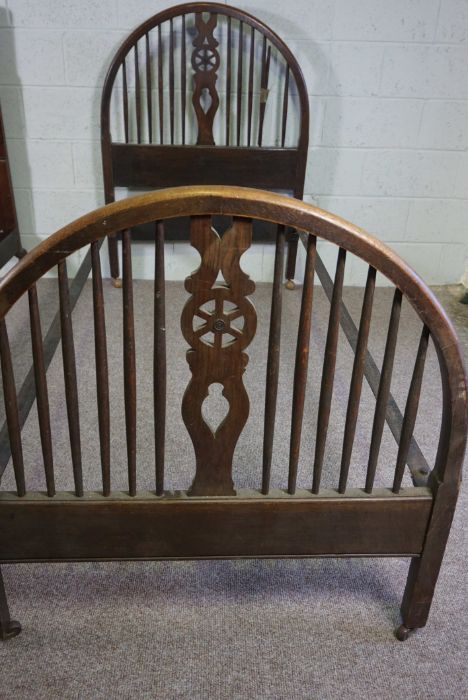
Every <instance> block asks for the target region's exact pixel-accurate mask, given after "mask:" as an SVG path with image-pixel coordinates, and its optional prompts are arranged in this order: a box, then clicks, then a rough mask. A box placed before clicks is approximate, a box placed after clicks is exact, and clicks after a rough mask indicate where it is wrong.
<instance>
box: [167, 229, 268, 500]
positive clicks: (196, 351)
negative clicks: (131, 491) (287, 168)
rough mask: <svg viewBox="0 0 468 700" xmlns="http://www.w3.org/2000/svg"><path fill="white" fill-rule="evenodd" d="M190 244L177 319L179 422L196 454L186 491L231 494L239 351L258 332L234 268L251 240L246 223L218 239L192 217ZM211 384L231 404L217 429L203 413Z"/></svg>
mask: <svg viewBox="0 0 468 700" xmlns="http://www.w3.org/2000/svg"><path fill="white" fill-rule="evenodd" d="M190 239H191V243H192V246H193V247H194V248H196V249H197V250H198V252H199V253H200V256H201V264H200V267H199V268H198V270H196V271H195V272H194V273H192V275H190V277H187V279H186V280H185V288H186V290H187V291H188V292H190V294H191V297H190V298H189V299H188V301H187V303H186V304H185V307H184V309H183V312H182V319H181V325H182V333H183V335H184V338H185V339H186V340H187V342H188V343H189V345H190V347H191V349H190V350H189V351H188V352H187V361H188V363H189V366H190V370H191V372H192V378H191V380H190V383H189V385H188V387H187V389H186V391H185V394H184V398H183V401H182V417H183V420H184V423H185V425H186V426H187V430H188V432H189V434H190V437H191V438H192V442H193V445H194V448H195V457H196V474H195V479H194V482H193V484H192V488H191V490H190V494H191V495H197V496H224V495H235V490H234V484H233V481H232V459H233V455H234V449H235V447H236V444H237V441H238V439H239V435H240V434H241V432H242V430H243V427H244V425H245V423H246V421H247V418H248V415H249V397H248V395H247V392H246V390H245V387H244V384H243V381H242V375H243V374H244V371H245V368H246V366H247V363H248V359H249V358H248V356H247V354H246V353H244V352H243V350H244V349H245V348H246V347H247V346H248V345H249V343H250V342H251V341H252V338H253V337H254V335H255V331H256V328H257V316H256V313H255V308H254V306H253V304H252V302H251V301H250V300H249V299H247V295H249V294H252V292H253V291H254V289H255V284H254V283H253V281H252V280H250V279H249V277H248V275H246V274H245V273H244V272H243V271H242V270H241V267H240V258H241V255H242V254H243V253H244V252H245V251H246V250H247V249H248V248H249V247H250V244H251V242H252V224H251V221H250V220H247V219H236V218H235V219H234V221H233V224H232V226H231V228H230V229H229V230H228V231H226V233H225V234H224V236H223V237H222V238H220V236H219V235H218V234H217V232H216V231H215V230H214V229H213V228H212V226H211V217H209V216H197V217H193V218H192V222H191V233H190ZM219 272H221V274H222V276H223V280H220V279H219V277H218V273H219ZM213 384H221V385H222V388H223V391H222V395H223V397H224V398H225V399H226V401H227V402H228V405H229V409H228V412H227V414H226V415H225V416H224V418H223V417H222V416H221V417H220V416H219V415H218V420H216V421H214V423H215V424H216V425H217V427H216V429H214V428H212V427H211V425H210V423H208V422H207V420H206V419H205V417H204V414H203V404H204V402H205V399H206V398H207V396H208V395H209V393H210V387H211V386H212V385H213ZM210 422H211V421H210Z"/></svg>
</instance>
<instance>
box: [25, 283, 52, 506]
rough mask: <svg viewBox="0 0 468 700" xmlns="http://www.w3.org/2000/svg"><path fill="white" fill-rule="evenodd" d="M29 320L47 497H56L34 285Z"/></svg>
mask: <svg viewBox="0 0 468 700" xmlns="http://www.w3.org/2000/svg"><path fill="white" fill-rule="evenodd" d="M28 297H29V318H30V326H31V345H32V354H33V367H34V382H35V385H36V400H37V416H38V419H39V433H40V436H41V447H42V458H43V461H44V472H45V479H46V486H47V495H48V496H54V495H55V480H54V459H53V452H52V434H51V430H50V411H49V395H48V390H47V376H46V368H45V359H44V346H43V343H42V329H41V317H40V313H39V303H38V299H37V288H36V285H35V284H34V285H33V286H32V287H30V288H29V290H28Z"/></svg>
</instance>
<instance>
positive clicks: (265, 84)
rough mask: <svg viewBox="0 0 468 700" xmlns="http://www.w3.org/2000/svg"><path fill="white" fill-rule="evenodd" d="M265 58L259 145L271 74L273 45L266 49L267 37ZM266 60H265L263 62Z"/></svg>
mask: <svg viewBox="0 0 468 700" xmlns="http://www.w3.org/2000/svg"><path fill="white" fill-rule="evenodd" d="M263 47H264V54H265V55H264V59H262V81H261V83H262V84H261V87H260V114H259V122H258V145H259V146H261V145H262V142H263V124H264V121H265V109H266V102H267V99H268V78H269V75H270V60H271V46H268V50H267V49H266V38H264V39H263ZM263 61H264V62H263Z"/></svg>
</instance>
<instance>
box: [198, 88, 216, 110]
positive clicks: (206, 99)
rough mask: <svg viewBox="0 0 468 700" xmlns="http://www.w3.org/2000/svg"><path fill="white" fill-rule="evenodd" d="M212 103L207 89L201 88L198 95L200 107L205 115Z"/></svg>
mask: <svg viewBox="0 0 468 700" xmlns="http://www.w3.org/2000/svg"><path fill="white" fill-rule="evenodd" d="M212 102H213V99H212V97H211V93H210V91H209V89H208V88H207V87H204V88H202V90H201V93H200V105H201V108H202V110H203V111H204V112H205V114H208V111H209V109H210V107H211V104H212Z"/></svg>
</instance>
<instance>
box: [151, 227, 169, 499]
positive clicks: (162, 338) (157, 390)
mask: <svg viewBox="0 0 468 700" xmlns="http://www.w3.org/2000/svg"><path fill="white" fill-rule="evenodd" d="M165 285H166V282H165V271H164V224H163V223H162V222H160V221H159V222H158V223H157V224H156V240H155V274H154V355H153V358H154V360H153V361H154V365H153V382H154V391H153V395H154V441H155V454H156V495H158V496H161V495H162V494H163V493H164V447H165V436H166V299H165Z"/></svg>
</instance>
